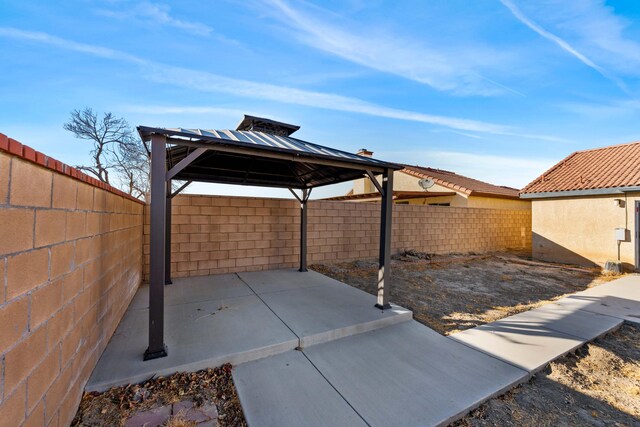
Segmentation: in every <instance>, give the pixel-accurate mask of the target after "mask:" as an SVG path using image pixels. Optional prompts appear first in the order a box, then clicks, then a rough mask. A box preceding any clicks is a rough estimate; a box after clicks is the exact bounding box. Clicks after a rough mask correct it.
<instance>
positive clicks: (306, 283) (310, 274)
mask: <svg viewBox="0 0 640 427" xmlns="http://www.w3.org/2000/svg"><path fill="white" fill-rule="evenodd" d="M237 275H238V277H240V279H242V281H244V282H245V283H246V284H247V285H248V286H250V287H251V289H252V290H253V291H254V292H255V293H256V294H258V295H262V294H265V293H268V292H280V291H289V290H294V289H303V288H311V287H314V286H324V285H326V284H328V283H333V284H336V283H338V284H342V285H343V286H348V285H344V283H340V282H339V281H337V280H334V279H332V278H330V277H327V276H324V275H322V274H320V273H317V272H315V271H311V270H310V271H305V272H304V273H301V272H300V271H298V270H296V269H293V268H292V269H283V270H268V271H252V272H244V273H237ZM301 278H303V279H302V280H301Z"/></svg>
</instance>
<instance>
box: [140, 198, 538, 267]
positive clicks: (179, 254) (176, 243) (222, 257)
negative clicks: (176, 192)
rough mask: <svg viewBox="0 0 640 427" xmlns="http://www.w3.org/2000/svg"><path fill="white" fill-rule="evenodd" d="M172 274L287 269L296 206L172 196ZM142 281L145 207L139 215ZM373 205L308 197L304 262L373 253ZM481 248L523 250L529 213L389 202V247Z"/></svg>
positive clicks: (295, 233) (295, 241)
mask: <svg viewBox="0 0 640 427" xmlns="http://www.w3.org/2000/svg"><path fill="white" fill-rule="evenodd" d="M173 206H174V207H173V221H172V233H171V236H172V237H171V238H172V247H171V252H172V263H171V268H172V275H173V277H184V276H198V275H206V274H218V273H226V272H231V271H251V270H263V269H270V268H288V267H294V266H296V265H297V263H298V256H299V236H300V232H299V230H300V210H299V204H298V203H297V202H296V201H295V200H285V199H259V198H248V197H217V196H195V195H194V196H188V195H184V196H178V197H176V198H174V199H173ZM144 229H145V245H144V260H145V280H148V271H149V265H148V263H149V234H148V233H149V211H148V209H147V210H146V214H145V227H144ZM379 235H380V205H379V204H375V203H346V202H333V201H310V202H309V228H308V261H309V263H314V262H323V261H336V260H344V261H346V260H355V259H362V258H372V257H377V256H378V248H379ZM403 248H413V249H417V250H421V251H426V252H430V253H452V252H488V251H496V250H505V249H527V250H529V249H530V248H531V211H526V210H500V209H477V208H454V207H442V206H420V205H394V209H393V242H392V249H393V251H394V252H396V251H398V250H400V249H403Z"/></svg>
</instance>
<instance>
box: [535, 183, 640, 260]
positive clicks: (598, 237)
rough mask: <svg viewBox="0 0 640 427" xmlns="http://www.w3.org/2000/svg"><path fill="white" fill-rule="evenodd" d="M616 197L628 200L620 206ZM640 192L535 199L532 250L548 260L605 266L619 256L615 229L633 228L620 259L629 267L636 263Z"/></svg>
mask: <svg viewBox="0 0 640 427" xmlns="http://www.w3.org/2000/svg"><path fill="white" fill-rule="evenodd" d="M615 199H622V200H625V203H624V206H620V207H619V206H616V203H615ZM637 200H640V193H629V194H627V195H626V197H625V195H623V194H616V195H604V196H588V197H565V198H550V199H534V200H533V201H532V232H533V235H532V254H533V257H534V258H536V259H540V260H545V261H553V262H562V263H570V264H578V265H586V266H603V265H604V264H605V263H606V262H607V261H608V260H614V261H615V260H617V259H618V244H617V241H616V238H615V229H616V228H618V227H620V228H626V229H628V230H629V233H628V236H629V241H626V242H621V243H620V261H622V262H623V266H624V267H625V269H626V270H632V269H634V265H635V246H636V244H637V243H636V238H635V237H634V236H635V201H637Z"/></svg>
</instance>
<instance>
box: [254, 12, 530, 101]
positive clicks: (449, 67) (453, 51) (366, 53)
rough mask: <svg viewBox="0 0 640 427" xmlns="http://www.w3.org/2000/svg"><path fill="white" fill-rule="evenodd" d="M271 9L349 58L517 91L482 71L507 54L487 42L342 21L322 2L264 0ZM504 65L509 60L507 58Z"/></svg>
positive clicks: (474, 88)
mask: <svg viewBox="0 0 640 427" xmlns="http://www.w3.org/2000/svg"><path fill="white" fill-rule="evenodd" d="M263 1H264V4H265V8H264V9H265V11H266V12H267V13H269V14H270V15H272V16H273V17H274V18H275V19H277V20H278V21H279V22H280V23H281V24H283V25H284V26H286V27H288V28H289V29H290V30H291V33H292V35H293V36H294V37H296V38H297V40H298V41H299V42H301V43H303V44H306V45H308V46H311V47H314V48H316V49H319V50H322V51H324V52H328V53H330V54H332V55H336V56H338V57H340V58H343V59H345V60H347V61H350V62H353V63H356V64H359V65H362V66H365V67H368V68H371V69H374V70H377V71H382V72H385V73H389V74H394V75H397V76H401V77H403V78H406V79H409V80H413V81H416V82H419V83H422V84H425V85H429V86H431V87H433V88H435V89H438V90H442V91H450V92H453V93H455V94H460V95H496V94H501V93H505V92H507V91H508V92H512V93H515V94H518V95H522V94H521V93H520V92H517V91H515V90H513V89H511V88H508V87H507V86H504V85H502V84H500V83H498V82H495V81H493V80H491V79H489V78H487V77H485V76H482V75H481V74H480V73H479V72H478V71H477V70H478V69H482V68H485V67H492V66H494V64H496V63H500V62H504V61H505V58H506V57H507V55H506V54H505V52H504V50H503V51H496V50H495V49H491V48H489V47H486V46H481V45H477V44H476V45H474V46H469V47H468V48H465V49H462V50H461V49H460V48H458V47H454V46H436V45H435V43H433V44H432V45H431V46H427V45H425V44H426V41H424V40H420V41H417V40H413V39H408V38H406V37H402V36H400V35H398V34H389V33H385V32H383V31H382V30H381V29H380V28H376V29H375V30H372V28H375V27H376V26H375V25H369V26H367V27H366V28H364V27H363V26H362V25H358V24H357V23H352V22H349V23H345V25H343V26H339V25H338V24H337V22H339V21H340V18H339V17H337V16H335V15H332V14H331V13H329V12H327V11H325V10H322V9H320V8H317V7H316V8H313V11H314V12H315V13H312V12H311V10H310V8H308V9H307V10H304V11H303V10H302V9H300V8H294V7H293V6H291V5H290V4H289V3H287V2H286V0H263ZM502 65H504V64H502Z"/></svg>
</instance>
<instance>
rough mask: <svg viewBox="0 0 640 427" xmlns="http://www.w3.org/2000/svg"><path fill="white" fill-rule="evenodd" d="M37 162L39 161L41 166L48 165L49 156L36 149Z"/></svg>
mask: <svg viewBox="0 0 640 427" xmlns="http://www.w3.org/2000/svg"><path fill="white" fill-rule="evenodd" d="M36 163H38V164H39V165H41V166H46V165H47V156H45V155H44V153H41V152H39V151H36Z"/></svg>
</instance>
